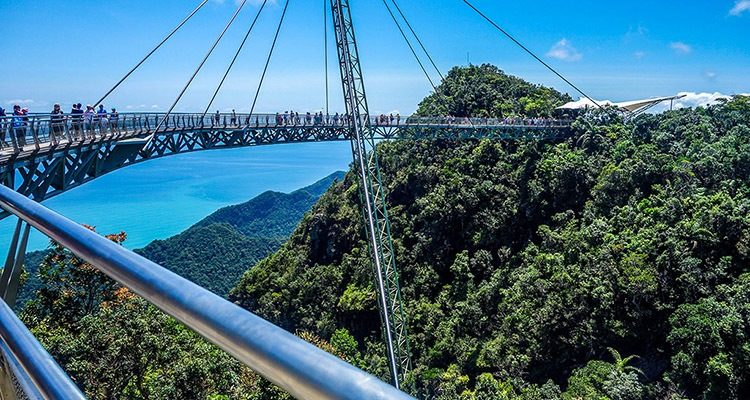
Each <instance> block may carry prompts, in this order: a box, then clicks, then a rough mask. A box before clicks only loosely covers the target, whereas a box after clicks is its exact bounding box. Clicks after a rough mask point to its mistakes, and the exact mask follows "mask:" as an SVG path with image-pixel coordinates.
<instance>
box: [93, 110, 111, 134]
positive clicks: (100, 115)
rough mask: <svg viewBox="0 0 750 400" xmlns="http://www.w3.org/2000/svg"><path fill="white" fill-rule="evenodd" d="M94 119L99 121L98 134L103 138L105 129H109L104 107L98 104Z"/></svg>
mask: <svg viewBox="0 0 750 400" xmlns="http://www.w3.org/2000/svg"><path fill="white" fill-rule="evenodd" d="M96 117H97V119H98V120H99V132H100V133H101V134H102V136H104V134H105V132H106V131H107V128H108V127H109V118H108V117H109V115H108V114H107V110H106V109H105V108H104V105H102V104H99V111H97V112H96Z"/></svg>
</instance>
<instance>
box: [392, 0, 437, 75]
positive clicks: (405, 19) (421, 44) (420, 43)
mask: <svg viewBox="0 0 750 400" xmlns="http://www.w3.org/2000/svg"><path fill="white" fill-rule="evenodd" d="M391 3H393V5H394V6H395V7H396V10H397V11H398V13H399V15H401V18H403V19H404V22H406V26H407V27H409V30H410V31H411V34H412V35H414V37H415V38H416V39H417V43H419V47H421V48H422V51H424V53H425V54H426V55H427V58H428V59H429V60H430V63H431V64H432V67H433V68H435V71H436V72H437V73H438V75H440V79H441V80H445V77H444V76H443V73H442V72H440V68H438V67H437V65H436V64H435V60H433V59H432V56H431V55H430V52H429V51H427V48H426V47H425V45H424V43H422V40H421V39H419V35H417V32H415V31H414V28H412V26H411V24H410V23H409V20H408V19H407V18H406V15H404V13H403V12H402V11H401V7H399V6H398V3H396V0H391Z"/></svg>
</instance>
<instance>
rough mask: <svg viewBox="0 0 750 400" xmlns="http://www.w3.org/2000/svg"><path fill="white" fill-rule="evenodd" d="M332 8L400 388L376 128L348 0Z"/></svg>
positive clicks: (399, 318)
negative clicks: (373, 123) (369, 108)
mask: <svg viewBox="0 0 750 400" xmlns="http://www.w3.org/2000/svg"><path fill="white" fill-rule="evenodd" d="M331 9H332V14H333V26H334V28H335V31H336V32H335V34H336V45H337V46H336V47H337V48H338V56H339V67H340V69H341V79H342V83H343V85H342V86H343V89H344V103H345V105H346V111H347V114H348V116H349V118H347V120H348V124H349V130H350V133H349V135H350V138H351V143H352V154H353V156H354V165H355V168H356V170H357V173H358V175H359V189H360V196H361V199H362V208H363V213H364V217H365V218H364V222H365V231H366V233H367V239H368V242H369V245H370V246H369V247H370V253H371V256H372V260H373V266H374V270H375V284H376V287H377V289H378V306H379V308H380V312H381V317H382V322H383V336H384V337H385V342H386V349H387V352H388V361H389V367H390V370H391V378H392V383H393V386H395V387H396V388H400V385H401V382H403V380H404V377H405V375H406V373H407V372H408V371H409V370H410V369H411V358H410V357H411V356H410V354H409V340H408V335H407V320H406V315H405V313H404V310H403V306H402V303H401V290H400V288H399V282H398V271H397V269H396V257H395V252H394V251H393V240H392V238H391V226H390V222H389V220H388V210H387V207H386V197H385V189H384V187H383V182H382V180H381V178H380V167H379V166H378V156H377V151H376V141H375V134H376V128H374V127H373V126H372V125H371V121H370V113H369V110H368V107H367V96H366V95H365V85H364V78H363V77H362V68H361V66H360V63H359V51H358V50H357V42H356V39H355V36H354V26H353V24H352V19H351V11H350V7H349V0H331Z"/></svg>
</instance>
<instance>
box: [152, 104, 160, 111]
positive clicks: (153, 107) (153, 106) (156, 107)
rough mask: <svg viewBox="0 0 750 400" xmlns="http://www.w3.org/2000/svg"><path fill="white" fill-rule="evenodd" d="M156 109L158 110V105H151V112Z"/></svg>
mask: <svg viewBox="0 0 750 400" xmlns="http://www.w3.org/2000/svg"><path fill="white" fill-rule="evenodd" d="M158 108H159V106H158V105H156V104H154V105H152V106H151V109H152V110H156V109H158Z"/></svg>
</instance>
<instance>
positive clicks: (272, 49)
mask: <svg viewBox="0 0 750 400" xmlns="http://www.w3.org/2000/svg"><path fill="white" fill-rule="evenodd" d="M288 8H289V0H286V3H285V4H284V11H282V12H281V19H280V20H279V26H278V27H277V28H276V35H274V37H273V43H271V50H270V51H269V52H268V58H267V59H266V65H265V67H263V73H262V74H261V76H260V82H258V90H256V91H255V98H253V105H252V107H250V115H253V111H255V105H256V104H257V102H258V96H259V95H260V90H261V88H262V87H263V80H265V78H266V73H267V72H268V65H269V64H271V57H272V56H273V51H274V49H275V48H276V42H277V41H278V39H279V32H281V26H282V25H283V24H284V17H286V10H287V9H288Z"/></svg>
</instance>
